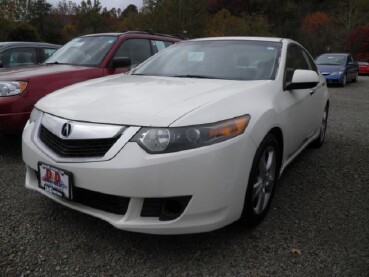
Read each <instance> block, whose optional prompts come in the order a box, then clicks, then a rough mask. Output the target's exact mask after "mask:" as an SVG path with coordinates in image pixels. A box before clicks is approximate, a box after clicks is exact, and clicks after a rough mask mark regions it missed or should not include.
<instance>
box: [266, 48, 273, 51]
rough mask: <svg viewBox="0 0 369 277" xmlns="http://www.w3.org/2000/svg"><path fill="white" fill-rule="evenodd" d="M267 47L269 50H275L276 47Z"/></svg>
mask: <svg viewBox="0 0 369 277" xmlns="http://www.w3.org/2000/svg"><path fill="white" fill-rule="evenodd" d="M267 49H268V50H272V51H274V50H275V48H274V47H268V48H267Z"/></svg>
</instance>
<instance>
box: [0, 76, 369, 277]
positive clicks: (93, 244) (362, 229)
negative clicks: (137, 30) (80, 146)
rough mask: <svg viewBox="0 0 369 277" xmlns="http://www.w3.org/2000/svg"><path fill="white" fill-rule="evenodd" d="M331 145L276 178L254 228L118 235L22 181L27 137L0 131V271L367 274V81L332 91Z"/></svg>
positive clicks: (309, 151)
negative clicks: (267, 208)
mask: <svg viewBox="0 0 369 277" xmlns="http://www.w3.org/2000/svg"><path fill="white" fill-rule="evenodd" d="M329 91H330V97H331V105H330V115H329V121H328V133H327V139H326V144H325V145H324V146H323V147H322V148H321V149H313V148H308V149H306V150H305V151H304V152H303V153H302V154H301V155H300V156H299V157H298V158H297V159H296V160H295V161H294V162H293V163H292V164H291V165H290V166H289V167H288V168H287V169H286V171H285V173H284V174H283V176H282V177H281V179H280V180H279V182H278V187H277V190H276V194H275V198H274V200H273V203H272V207H271V210H270V213H269V214H268V216H267V217H266V219H265V221H264V222H263V223H262V224H261V225H259V226H258V227H257V228H255V229H242V228H240V227H238V226H237V225H236V224H234V225H231V226H228V227H225V228H223V229H221V230H217V231H214V232H210V233H205V234H196V235H183V236H154V235H144V234H137V233H130V232H125V231H120V230H117V229H115V228H114V227H112V226H110V225H109V224H107V223H105V222H103V221H101V220H99V219H96V218H93V217H90V216H88V215H85V214H81V213H79V212H76V211H73V210H70V209H67V208H65V207H63V206H61V205H59V204H57V203H55V202H53V201H52V200H49V199H47V198H46V197H43V196H42V195H40V194H39V193H36V192H33V191H29V190H27V189H25V187H24V176H25V168H24V164H23V162H22V155H21V138H20V136H0V208H1V212H0V276H28V275H29V276H365V277H367V276H369V77H368V76H360V77H359V79H358V82H357V83H350V84H348V85H347V86H346V87H344V88H341V87H330V88H329Z"/></svg>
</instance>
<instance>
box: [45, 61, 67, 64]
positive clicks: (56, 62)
mask: <svg viewBox="0 0 369 277" xmlns="http://www.w3.org/2000/svg"><path fill="white" fill-rule="evenodd" d="M45 64H69V63H60V62H58V61H55V62H52V63H45Z"/></svg>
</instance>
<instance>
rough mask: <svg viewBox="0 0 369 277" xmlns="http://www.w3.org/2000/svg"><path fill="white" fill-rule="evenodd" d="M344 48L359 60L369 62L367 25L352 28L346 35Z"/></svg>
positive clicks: (368, 31) (368, 30)
mask: <svg viewBox="0 0 369 277" xmlns="http://www.w3.org/2000/svg"><path fill="white" fill-rule="evenodd" d="M346 50H347V51H349V52H351V53H355V57H356V59H357V60H360V61H368V62H369V25H364V26H360V27H358V28H355V29H353V30H352V31H351V32H350V33H349V35H348V37H347V45H346Z"/></svg>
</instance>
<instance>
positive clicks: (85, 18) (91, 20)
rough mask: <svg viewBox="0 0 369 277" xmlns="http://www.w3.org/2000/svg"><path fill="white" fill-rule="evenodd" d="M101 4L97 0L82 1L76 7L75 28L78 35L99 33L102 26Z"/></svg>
mask: <svg viewBox="0 0 369 277" xmlns="http://www.w3.org/2000/svg"><path fill="white" fill-rule="evenodd" d="M101 9H102V7H101V3H100V1H99V0H94V1H93V2H92V1H91V0H87V1H84V0H83V1H82V2H81V3H80V5H78V6H77V7H76V16H75V22H76V24H75V26H76V27H77V31H78V33H80V34H91V33H96V32H100V31H101V30H102V29H103V28H104V26H103V20H102V18H101V16H100V12H101Z"/></svg>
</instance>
